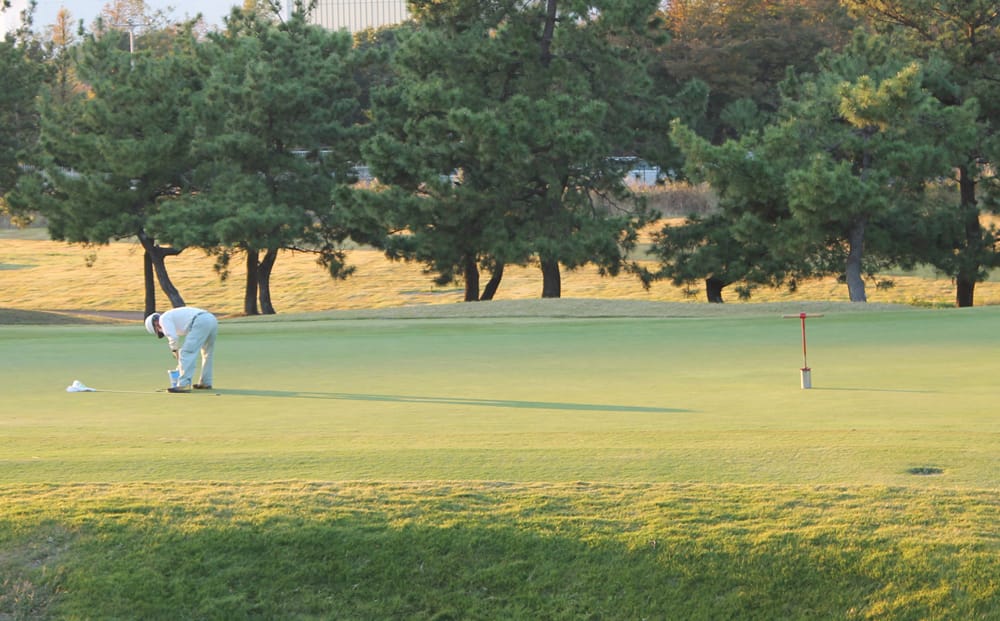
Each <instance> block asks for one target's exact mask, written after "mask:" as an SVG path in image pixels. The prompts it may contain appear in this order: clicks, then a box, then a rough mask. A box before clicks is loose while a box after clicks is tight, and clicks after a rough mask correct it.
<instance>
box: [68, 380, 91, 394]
mask: <svg viewBox="0 0 1000 621" xmlns="http://www.w3.org/2000/svg"><path fill="white" fill-rule="evenodd" d="M66 392H97V389H96V388H90V387H89V386H86V385H85V384H84V383H83V382H81V381H80V380H73V383H72V384H70V385H69V386H67V387H66Z"/></svg>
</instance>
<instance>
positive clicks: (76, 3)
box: [15, 0, 243, 29]
mask: <svg viewBox="0 0 1000 621" xmlns="http://www.w3.org/2000/svg"><path fill="white" fill-rule="evenodd" d="M15 4H17V3H15ZM105 4H108V0H38V8H37V9H36V10H35V27H36V29H42V28H44V27H45V26H49V25H51V24H53V23H55V21H56V14H57V13H59V9H60V8H62V7H66V8H67V9H69V12H70V14H72V16H73V21H74V22H76V21H78V20H81V19H82V20H83V21H84V23H85V24H87V25H88V26H89V25H90V23H91V22H92V21H94V18H96V17H97V16H98V15H100V13H101V9H102V8H104V5H105ZM146 5H147V6H148V7H150V8H151V9H152V10H154V11H155V10H162V11H164V12H167V13H168V15H170V16H171V17H174V18H177V19H181V18H184V17H194V16H195V15H197V14H198V13H201V14H202V16H204V18H205V21H206V22H207V23H208V24H209V25H216V26H219V27H221V26H222V18H223V17H225V16H226V15H229V9H230V8H231V7H232V6H234V5H237V6H243V2H242V0H146ZM168 9H173V10H171V11H168Z"/></svg>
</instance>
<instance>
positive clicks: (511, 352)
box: [0, 301, 1000, 619]
mask: <svg viewBox="0 0 1000 621" xmlns="http://www.w3.org/2000/svg"><path fill="white" fill-rule="evenodd" d="M554 302H555V303H554V304H553V305H550V306H545V307H544V310H543V311H541V312H538V313H535V314H534V316H510V317H477V316H466V317H463V316H451V317H444V318H434V317H433V316H430V317H426V318H408V317H406V316H397V317H395V318H393V317H383V316H379V317H366V316H364V315H349V316H348V315H338V314H336V313H329V314H312V315H308V316H288V317H284V318H280V319H274V318H238V319H227V320H223V321H222V323H221V326H220V333H219V342H218V345H217V349H216V376H215V384H216V385H215V387H214V389H213V390H210V391H196V392H193V393H191V394H182V395H174V394H167V393H164V392H162V391H160V389H162V388H164V387H165V386H166V385H167V374H166V370H167V369H168V368H170V367H171V366H172V362H173V359H172V357H171V356H170V355H169V351H168V350H167V348H166V346H165V345H164V342H163V341H157V340H156V339H154V338H152V337H150V336H149V335H148V334H146V333H145V332H144V331H143V329H142V327H141V325H138V324H135V325H133V324H132V323H128V324H81V325H70V326H30V325H18V326H0V374H2V377H3V378H4V382H3V384H4V387H5V394H4V396H3V407H2V414H0V429H2V436H3V447H4V448H3V451H2V454H0V549H4V550H8V552H5V553H3V554H0V576H3V577H4V580H5V582H4V585H3V587H2V588H0V619H8V618H10V619H20V618H60V619H62V618H77V619H84V618H87V619H111V618H115V619H126V618H135V619H139V618H142V619H152V618H161V619H168V618H218V619H223V618H262V619H263V618H296V619H327V618H329V619H341V618H343V619H388V618H420V619H424V618H426V619H432V618H437V619H443V618H450V619H466V618H480V619H481V618H491V619H509V618H525V619H531V618H548V619H552V618H559V619H576V618H595V619H596V618H601V619H618V618H622V619H633V618H651V619H674V618H676V619H684V618H704V619H715V618H760V619H772V618H775V619H776V618H802V619H805V618H879V619H885V618H891V619H911V618H912V619H930V618H936V619H950V618H955V619H958V618H982V619H990V618H1000V582H998V581H997V578H996V576H998V575H1000V526H998V525H997V524H998V521H997V519H996V515H1000V513H998V512H997V509H998V508H1000V501H998V499H997V492H998V489H1000V487H998V481H1000V416H997V414H996V412H997V407H998V406H997V403H998V397H1000V390H998V388H997V377H998V371H1000V363H998V358H997V352H998V350H1000V332H998V330H997V327H998V326H1000V308H997V307H981V308H974V309H955V310H916V309H905V308H899V309H889V310H885V309H881V310H878V311H876V310H872V311H863V310H862V311H859V310H858V309H857V308H856V307H848V305H844V306H842V307H841V306H837V305H832V306H830V307H829V308H827V309H826V310H825V312H824V314H823V317H820V318H816V319H810V320H809V321H808V329H807V332H808V365H809V366H810V367H811V369H812V383H813V388H812V389H810V390H803V389H802V388H800V382H799V380H800V378H799V368H800V367H801V366H802V364H803V351H802V342H801V332H800V326H799V322H798V321H797V320H794V321H790V320H787V319H782V312H783V311H784V312H797V311H796V309H795V308H792V307H791V306H784V307H781V308H778V307H777V306H775V307H773V308H772V307H770V306H766V305H762V306H761V307H760V309H759V310H757V311H756V312H752V311H751V312H748V311H747V308H746V306H744V307H742V309H741V310H739V311H738V312H737V311H736V310H734V311H733V312H728V313H727V312H722V313H717V314H715V315H712V316H709V315H707V314H706V315H705V316H697V315H688V316H671V314H670V313H669V312H664V314H663V316H659V317H657V316H633V315H630V313H628V312H627V310H623V311H622V312H620V313H617V314H615V315H614V316H595V315H596V314H603V313H578V312H572V313H567V312H565V311H564V310H562V309H564V308H565V307H560V306H559V305H558V301H554ZM751 306H752V305H751ZM688 307H690V305H688ZM622 308H623V309H625V308H626V306H623V307H622ZM665 308H666V306H665ZM74 380H79V381H81V382H83V383H84V384H86V385H87V386H89V387H92V388H95V389H96V392H83V393H70V392H67V391H66V387H67V386H69V385H70V384H71V383H72V382H73V381H74ZM358 546H361V547H363V548H364V549H365V550H366V552H365V553H364V554H362V553H361V552H360V551H359V549H358ZM182 552H183V553H182ZM320 552H321V553H320ZM362 557H364V559H362ZM264 558H268V559H271V560H272V561H273V565H268V564H267V563H265V562H264V560H263V559H264ZM401 563H402V565H401ZM420 567H424V568H426V573H424V570H422V569H420ZM449 567H450V568H451V569H448V568H449ZM501 570H502V571H501ZM318 574H319V575H322V576H325V578H323V579H320V578H318V577H317V575H318ZM414 589H416V591H418V592H415V591H414Z"/></svg>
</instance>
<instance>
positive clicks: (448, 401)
mask: <svg viewBox="0 0 1000 621" xmlns="http://www.w3.org/2000/svg"><path fill="white" fill-rule="evenodd" d="M215 392H217V393H219V394H220V395H234V396H242V397H270V398H278V399H339V400H344V401H383V402H386V403H432V404H437V405H462V406H474V407H493V408H515V409H535V410H577V411H582V412H633V413H636V412H645V413H651V414H669V413H678V412H690V411H691V410H687V409H683V408H661V407H652V406H642V405H620V404H601V403H563V402H558V401H514V400H510V399H471V398H467V397H420V396H413V395H379V394H362V393H348V392H317V391H294V390H256V389H243V388H235V389H228V390H216V391H215Z"/></svg>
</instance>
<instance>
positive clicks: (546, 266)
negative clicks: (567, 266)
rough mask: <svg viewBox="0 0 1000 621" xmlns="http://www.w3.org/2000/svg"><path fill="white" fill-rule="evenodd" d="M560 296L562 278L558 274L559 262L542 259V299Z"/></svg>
mask: <svg viewBox="0 0 1000 621" xmlns="http://www.w3.org/2000/svg"><path fill="white" fill-rule="evenodd" d="M561 296H562V276H561V275H560V274H559V261H556V260H554V259H542V297H543V298H558V297H561Z"/></svg>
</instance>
